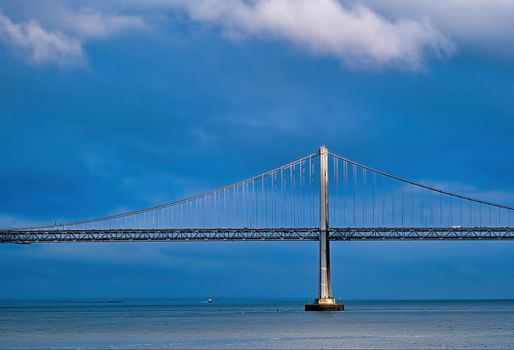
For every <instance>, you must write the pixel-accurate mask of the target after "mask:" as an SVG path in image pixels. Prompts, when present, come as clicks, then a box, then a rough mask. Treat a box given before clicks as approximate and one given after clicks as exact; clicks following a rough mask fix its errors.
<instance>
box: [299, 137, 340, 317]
mask: <svg viewBox="0 0 514 350" xmlns="http://www.w3.org/2000/svg"><path fill="white" fill-rule="evenodd" d="M319 164H320V176H319V177H320V183H319V184H320V196H319V198H320V210H319V212H320V227H319V230H320V232H319V233H320V235H319V296H318V298H316V299H315V300H314V303H313V304H307V305H305V311H341V310H344V305H343V304H337V303H336V301H335V299H334V298H333V297H332V287H331V282H330V241H329V237H328V228H329V220H328V219H329V218H328V150H327V148H326V147H325V146H321V147H320V148H319Z"/></svg>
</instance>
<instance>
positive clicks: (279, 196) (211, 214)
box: [0, 146, 514, 310]
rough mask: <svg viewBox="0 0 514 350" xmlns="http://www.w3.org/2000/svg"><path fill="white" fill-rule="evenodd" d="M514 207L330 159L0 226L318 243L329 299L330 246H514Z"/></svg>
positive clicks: (55, 234) (326, 299)
mask: <svg viewBox="0 0 514 350" xmlns="http://www.w3.org/2000/svg"><path fill="white" fill-rule="evenodd" d="M513 219H514V208H513V207H510V206H507V205H502V204H498V203H492V202H489V201H484V200H481V199H477V198H471V197H468V196H465V195H462V194H457V193H452V192H449V191H446V190H443V189H439V188H434V187H431V186H427V185H424V184H421V183H418V182H414V181H410V180H406V179H403V178H400V177H398V176H394V175H391V174H388V173H386V172H383V171H380V170H377V169H373V168H371V167H368V166H366V165H363V164H360V163H357V162H355V161H352V160H350V159H347V158H344V157H341V156H339V155H337V154H334V153H331V152H329V151H328V150H327V148H325V147H324V146H322V147H320V148H319V150H318V151H317V152H315V153H312V154H310V155H307V156H305V157H302V158H300V159H298V160H295V161H293V162H291V163H289V164H286V165H284V166H281V167H279V168H276V169H273V170H270V171H268V172H265V173H263V174H260V175H257V176H254V177H251V178H249V179H246V180H243V181H240V182H237V183H234V184H231V185H228V186H224V187H221V188H218V189H216V190H213V191H209V192H206V193H202V194H198V195H195V196H192V197H189V198H185V199H181V200H178V201H174V202H170V203H166V204H163V205H159V206H155V207H151V208H146V209H142V210H136V211H130V212H126V213H122V214H117V215H110V216H104V217H99V218H92V219H86V220H78V221H70V222H62V223H54V224H49V225H40V226H26V227H17V228H9V229H3V230H0V243H18V244H30V243H63V242H152V241H158V242H164V241H166V242H168V241H169V242H187V241H190V242H192V241H206V242H210V241H241V240H243V241H244V240H246V241H261V240H264V241H293V240H294V241H297V240H306V241H319V256H320V260H319V295H318V298H317V299H316V300H315V302H314V303H313V304H309V305H306V306H305V309H306V310H342V309H343V308H344V306H343V305H342V304H337V303H336V301H335V299H334V298H333V297H332V291H331V282H330V241H351V240H359V241H377V240H378V241H380V240H384V241H385V240H514V227H513V223H512V221H513Z"/></svg>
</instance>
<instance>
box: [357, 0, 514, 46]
mask: <svg viewBox="0 0 514 350" xmlns="http://www.w3.org/2000/svg"><path fill="white" fill-rule="evenodd" d="M361 1H362V3H363V4H365V5H366V6H370V7H371V8H374V9H376V10H377V11H380V12H381V13H384V14H385V15H387V16H406V17H409V18H419V17H429V18H430V19H431V21H432V22H433V23H434V25H435V26H437V28H438V29H439V30H441V31H443V32H444V33H445V34H446V35H447V36H449V37H450V38H451V39H452V40H456V41H458V42H461V43H466V44H472V45H475V46H477V47H480V48H487V47H494V48H495V52H498V51H503V50H504V49H510V50H511V52H512V49H513V47H512V45H505V43H510V42H512V40H514V25H513V23H514V1H508V0H507V1H506V0H446V1H444V2H439V1H410V0H389V1H380V0H361Z"/></svg>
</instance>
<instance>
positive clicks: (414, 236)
mask: <svg viewBox="0 0 514 350" xmlns="http://www.w3.org/2000/svg"><path fill="white" fill-rule="evenodd" d="M319 237H320V230H319V228H237V229H158V230H157V229H152V230H148V229H114V230H34V231H18V230H4V231H2V232H0V243H18V244H29V243H65V242H71V243H73V242H188V241H189V242H203V241H318V240H319ZM328 238H329V240H331V241H395V240H396V241H424V240H426V241H443V240H444V241H447V240H450V241H469V240H489V241H498V240H514V228H511V227H492V228H482V227H472V228H441V227H431V228H419V227H411V228H408V227H407V228H406V227H374V228H330V229H329V231H328Z"/></svg>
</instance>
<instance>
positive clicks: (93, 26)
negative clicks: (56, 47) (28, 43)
mask: <svg viewBox="0 0 514 350" xmlns="http://www.w3.org/2000/svg"><path fill="white" fill-rule="evenodd" d="M52 17H53V18H52V19H51V20H52V21H53V22H54V25H57V26H58V27H59V28H62V29H64V30H66V31H68V32H71V33H73V34H74V35H76V36H77V37H79V38H81V39H104V38H109V37H112V36H114V35H116V34H119V33H122V32H127V31H146V30H148V26H147V24H146V22H145V21H144V19H143V18H142V17H139V16H132V15H119V14H105V13H102V12H101V11H99V10H97V9H95V8H92V7H88V8H84V9H81V10H80V11H71V10H68V9H65V8H58V9H56V10H54V11H53V12H52Z"/></svg>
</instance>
